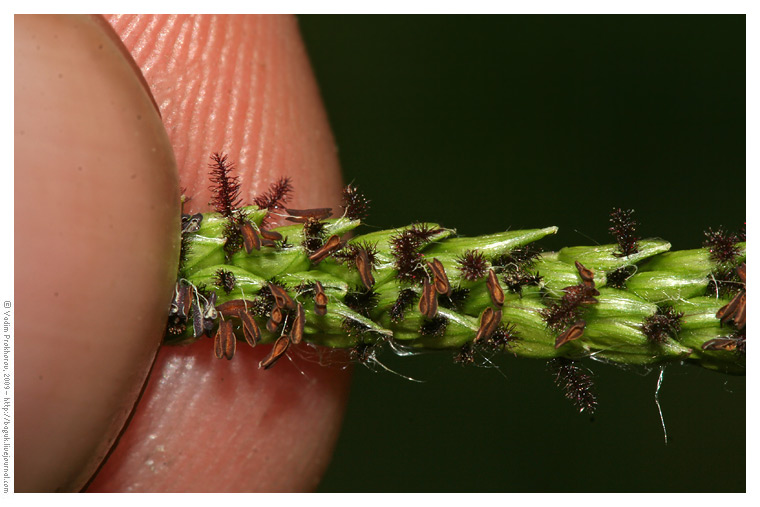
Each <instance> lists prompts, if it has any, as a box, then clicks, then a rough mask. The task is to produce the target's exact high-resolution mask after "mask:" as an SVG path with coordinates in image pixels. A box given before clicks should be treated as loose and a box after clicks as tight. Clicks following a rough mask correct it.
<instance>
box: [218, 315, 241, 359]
mask: <svg viewBox="0 0 760 507" xmlns="http://www.w3.org/2000/svg"><path fill="white" fill-rule="evenodd" d="M219 327H221V328H222V345H223V349H224V357H226V358H227V360H228V361H229V360H230V359H232V358H233V357H234V356H235V348H236V347H237V338H236V337H235V333H234V332H233V331H232V322H231V321H229V320H223V321H221V322H220V323H219Z"/></svg>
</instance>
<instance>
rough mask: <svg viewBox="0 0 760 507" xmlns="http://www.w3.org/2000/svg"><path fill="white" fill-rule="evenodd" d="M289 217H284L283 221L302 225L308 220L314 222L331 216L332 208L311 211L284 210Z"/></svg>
mask: <svg viewBox="0 0 760 507" xmlns="http://www.w3.org/2000/svg"><path fill="white" fill-rule="evenodd" d="M285 211H287V212H288V213H289V214H290V216H289V217H285V220H288V221H289V222H296V223H299V224H302V223H304V222H306V221H307V220H308V219H310V218H313V219H316V220H324V219H325V218H330V217H331V216H332V208H312V209H294V208H285Z"/></svg>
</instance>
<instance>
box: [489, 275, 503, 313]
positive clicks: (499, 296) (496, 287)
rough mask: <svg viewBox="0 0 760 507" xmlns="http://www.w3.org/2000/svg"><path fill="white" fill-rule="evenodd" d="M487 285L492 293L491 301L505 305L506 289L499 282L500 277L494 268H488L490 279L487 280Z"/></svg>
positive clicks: (500, 305) (497, 304)
mask: <svg viewBox="0 0 760 507" xmlns="http://www.w3.org/2000/svg"><path fill="white" fill-rule="evenodd" d="M486 287H488V293H489V294H490V295H491V301H493V304H495V305H496V306H498V307H502V306H504V291H503V290H502V288H501V285H500V284H499V279H498V278H496V273H494V271H493V269H489V270H488V279H487V280H486Z"/></svg>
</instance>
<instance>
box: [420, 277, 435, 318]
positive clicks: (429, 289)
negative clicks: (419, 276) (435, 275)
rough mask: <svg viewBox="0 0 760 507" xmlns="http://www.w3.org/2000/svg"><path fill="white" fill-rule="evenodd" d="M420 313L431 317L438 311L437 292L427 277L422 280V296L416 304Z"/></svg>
mask: <svg viewBox="0 0 760 507" xmlns="http://www.w3.org/2000/svg"><path fill="white" fill-rule="evenodd" d="M418 307H419V310H420V313H421V314H422V315H424V316H425V317H427V318H428V319H432V318H433V317H435V315H436V314H437V313H438V294H436V292H435V289H434V288H433V286H432V285H430V282H429V281H428V279H427V278H424V279H423V281H422V296H421V297H420V303H419V305H418Z"/></svg>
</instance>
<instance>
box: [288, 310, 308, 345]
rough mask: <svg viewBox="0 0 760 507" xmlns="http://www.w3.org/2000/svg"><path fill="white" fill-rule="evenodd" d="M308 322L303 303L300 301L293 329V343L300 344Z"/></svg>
mask: <svg viewBox="0 0 760 507" xmlns="http://www.w3.org/2000/svg"><path fill="white" fill-rule="evenodd" d="M305 322H306V315H305V314H304V311H303V305H302V304H301V303H298V306H297V307H296V318H295V320H294V321H293V329H292V330H291V340H292V342H293V345H298V344H299V343H301V340H303V327H304V324H305Z"/></svg>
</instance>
